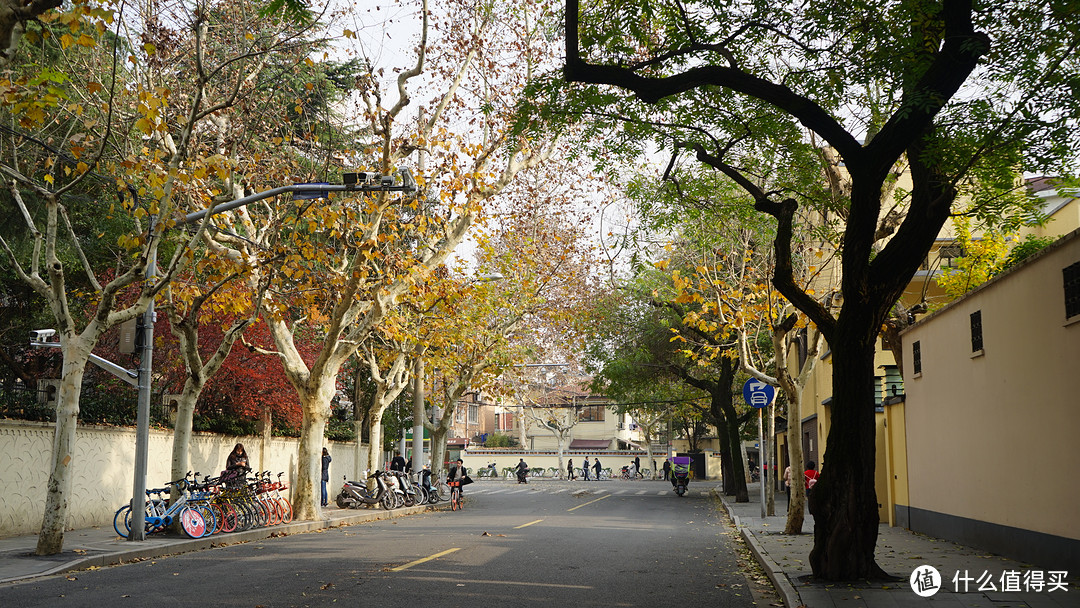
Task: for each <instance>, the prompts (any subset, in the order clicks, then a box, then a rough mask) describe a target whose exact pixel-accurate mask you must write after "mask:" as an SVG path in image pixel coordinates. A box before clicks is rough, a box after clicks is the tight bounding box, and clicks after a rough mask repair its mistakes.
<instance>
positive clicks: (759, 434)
mask: <svg viewBox="0 0 1080 608" xmlns="http://www.w3.org/2000/svg"><path fill="white" fill-rule="evenodd" d="M763 409H765V408H761V407H759V408H757V444H758V463H757V465H755V466H757V467H758V469H759V470H758V485H759V486H761V518H762V519H765V479H764V478H763V477H762V475H761V471H760V469H761V463H762V461H764V460H765V458H764V456H765V441H764V437H763V436H762V435H763V434H764V433H762V429H761V410H763Z"/></svg>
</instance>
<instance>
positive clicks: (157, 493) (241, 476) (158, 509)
mask: <svg viewBox="0 0 1080 608" xmlns="http://www.w3.org/2000/svg"><path fill="white" fill-rule="evenodd" d="M250 472H251V469H248V468H246V467H245V468H240V469H233V470H230V471H225V472H223V473H222V474H221V475H220V476H218V477H210V476H209V475H207V476H205V477H203V479H202V481H199V475H200V474H199V473H195V474H194V475H192V474H191V472H190V471H189V472H188V474H187V475H185V476H184V477H183V478H182V479H177V480H176V481H170V482H169V483H167V484H165V487H163V488H154V489H151V490H147V491H146V504H145V509H146V514H145V530H146V533H147V534H152V533H154V532H160V531H162V530H165V529H167V528H168V527H169V526H171V525H172V524H173V522H179V523H180V529H181V530H183V532H184V534H186V535H187V536H189V537H191V538H201V537H203V536H208V535H211V534H218V533H222V532H242V531H244V530H249V529H251V528H261V527H266V526H274V525H277V524H282V523H289V522H290V521H292V517H293V509H292V503H290V502H289V499H288V498H286V497H285V496H283V495H282V494H281V491H282V490H286V489H288V486H286V485H285V484H284V483H283V482H282V481H281V477H282V475H284V473H278V474H277V478H276V479H274V478H273V477H271V473H270V471H264V472H262V473H256V474H255V475H252V476H248V473H250ZM174 488H175V489H176V495H177V499H176V500H172V499H171V498H170V495H171V494H172V493H173V492H172V490H173V489H174ZM113 529H114V530H116V533H117V534H119V535H120V536H123V537H124V538H127V537H128V536H129V535H130V534H131V505H124V506H122V507H120V508H119V509H117V510H116V514H115V515H114V516H113Z"/></svg>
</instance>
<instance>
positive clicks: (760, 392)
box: [742, 378, 776, 407]
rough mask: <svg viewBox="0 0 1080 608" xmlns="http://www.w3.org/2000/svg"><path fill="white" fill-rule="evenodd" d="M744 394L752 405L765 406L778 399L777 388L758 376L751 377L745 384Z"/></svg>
mask: <svg viewBox="0 0 1080 608" xmlns="http://www.w3.org/2000/svg"><path fill="white" fill-rule="evenodd" d="M742 394H743V399H745V400H746V404H747V405H749V406H750V407H765V406H766V405H769V404H770V403H772V402H773V399H776V388H775V387H773V385H771V384H769V383H767V382H762V381H761V380H758V379H757V378H750V379H749V380H747V381H746V384H744V385H743V387H742Z"/></svg>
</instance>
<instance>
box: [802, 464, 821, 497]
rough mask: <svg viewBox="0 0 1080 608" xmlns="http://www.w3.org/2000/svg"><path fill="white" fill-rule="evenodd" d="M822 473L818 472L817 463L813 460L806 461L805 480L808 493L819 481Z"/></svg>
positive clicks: (807, 493)
mask: <svg viewBox="0 0 1080 608" xmlns="http://www.w3.org/2000/svg"><path fill="white" fill-rule="evenodd" d="M820 476H821V474H820V473H818V470H817V464H815V463H814V461H813V460H811V461H809V462H807V463H806V471H804V472H803V482H804V483H805V484H806V495H807V496H809V495H810V490H811V489H812V488H813V487H814V484H816V483H817V481H818V477H820Z"/></svg>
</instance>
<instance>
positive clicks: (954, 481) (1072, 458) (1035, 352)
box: [904, 232, 1080, 539]
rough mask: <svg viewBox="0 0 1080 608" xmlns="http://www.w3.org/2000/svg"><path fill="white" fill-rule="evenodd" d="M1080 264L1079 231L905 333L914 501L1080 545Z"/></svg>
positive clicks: (936, 509)
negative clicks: (1074, 267)
mask: <svg viewBox="0 0 1080 608" xmlns="http://www.w3.org/2000/svg"><path fill="white" fill-rule="evenodd" d="M1077 262H1080V232H1074V233H1072V234H1070V235H1069V236H1068V237H1066V238H1065V239H1063V240H1062V241H1059V243H1058V244H1057V245H1055V246H1053V247H1052V249H1051V250H1048V251H1046V252H1044V255H1042V256H1039V257H1038V258H1037V259H1035V260H1033V261H1032V263H1030V264H1026V265H1024V266H1021V267H1020V268H1018V269H1016V270H1014V271H1012V272H1009V273H1006V274H1005V275H1003V276H1002V277H1000V278H999V279H997V280H995V281H992V282H990V283H988V284H986V285H984V286H983V287H981V288H979V289H977V290H976V291H974V292H972V293H970V294H968V295H967V296H965V297H964V298H962V299H961V300H959V301H957V302H955V303H953V304H951V305H950V306H948V307H946V308H945V309H943V310H941V311H939V312H938V313H936V314H934V315H932V316H931V317H929V318H928V319H926V320H924V321H923V322H921V323H919V324H918V325H916V326H915V327H913V328H912V329H910V330H908V331H907V332H906V333H905V334H904V367H905V372H906V376H907V377H906V378H905V389H906V395H907V400H906V404H905V408H906V411H905V414H906V429H905V430H906V436H907V467H908V470H909V472H910V477H909V479H908V483H907V486H908V492H909V496H908V504H909V505H910V506H912V507H916V508H919V509H924V510H927V511H932V512H935V513H941V514H947V515H953V516H958V517H965V518H970V519H975V520H978V521H982V522H988V523H991V524H998V525H1002V526H1010V527H1015V528H1021V529H1024V530H1032V531H1036V532H1043V533H1046V534H1053V535H1057V536H1061V537H1065V538H1071V539H1080V526H1078V525H1077V523H1076V513H1077V504H1080V485H1078V484H1075V483H1071V482H1070V481H1069V478H1070V475H1069V473H1068V472H1069V470H1070V467H1071V466H1072V465H1073V464H1074V463H1076V462H1080V443H1078V442H1077V440H1076V432H1077V429H1080V408H1077V404H1078V400H1077V396H1076V374H1077V370H1078V367H1077V364H1078V362H1080V315H1078V316H1074V317H1073V318H1072V322H1071V323H1070V322H1068V320H1066V319H1065V313H1064V295H1063V288H1062V268H1064V267H1066V266H1069V265H1071V264H1073V263H1077ZM976 310H979V311H981V314H982V324H983V340H984V349H983V351H982V353H981V354H978V353H975V354H973V353H972V352H971V334H970V331H971V330H970V314H971V313H972V312H974V311H976ZM915 342H919V344H920V347H921V352H922V373H921V374H918V375H916V374H914V368H913V362H912V354H911V353H912V345H913V343H915Z"/></svg>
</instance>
